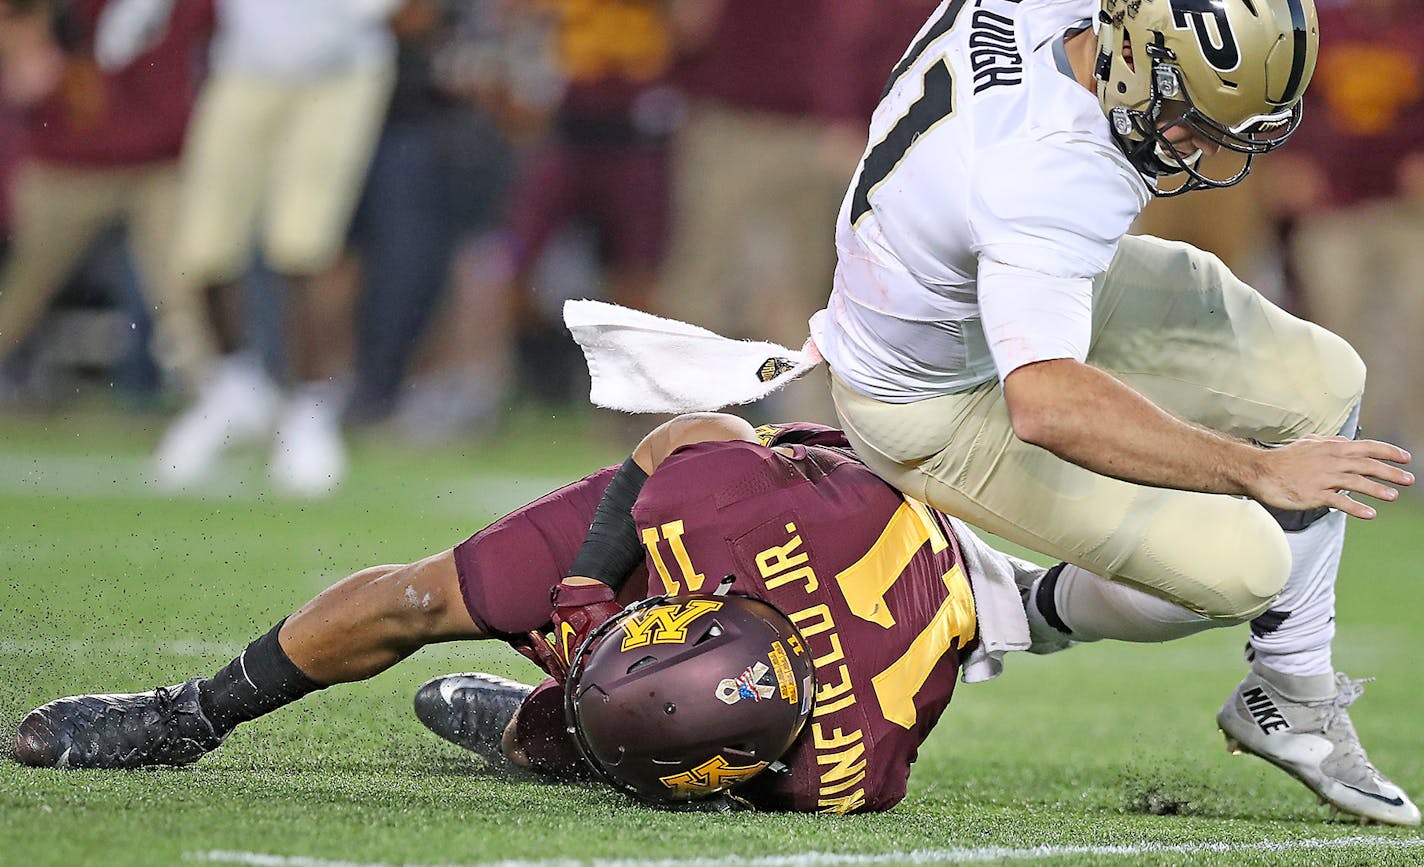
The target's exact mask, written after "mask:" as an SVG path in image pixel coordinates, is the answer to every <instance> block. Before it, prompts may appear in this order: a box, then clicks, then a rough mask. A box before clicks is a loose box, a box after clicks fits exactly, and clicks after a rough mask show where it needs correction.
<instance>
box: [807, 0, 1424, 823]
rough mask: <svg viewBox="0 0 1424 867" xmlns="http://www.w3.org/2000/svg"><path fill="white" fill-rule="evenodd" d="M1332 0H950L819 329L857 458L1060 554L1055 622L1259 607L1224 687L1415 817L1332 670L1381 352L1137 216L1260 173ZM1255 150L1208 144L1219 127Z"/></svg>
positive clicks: (880, 127)
mask: <svg viewBox="0 0 1424 867" xmlns="http://www.w3.org/2000/svg"><path fill="white" fill-rule="evenodd" d="M1318 39H1319V35H1318V30H1317V24H1316V16H1315V10H1314V7H1313V5H1312V0H1101V3H1099V2H1097V0H946V2H944V3H942V4H941V5H940V6H939V8H938V9H937V10H936V11H935V13H934V14H933V16H932V17H931V18H930V20H929V21H928V22H927V23H926V25H925V27H924V28H923V29H922V30H921V31H920V33H919V35H918V36H917V38H916V40H915V41H914V43H913V44H912V45H911V46H910V48H909V50H908V51H907V52H906V54H905V56H904V58H903V59H902V60H901V61H900V63H899V65H898V66H897V67H896V68H895V70H894V71H893V73H892V76H891V80H890V83H889V86H888V87H887V89H886V92H885V95H884V97H883V99H882V101H881V103H880V105H879V107H878V108H877V109H876V111H875V114H874V116H873V119H872V121H871V127H870V142H871V145H870V147H869V148H868V149H867V151H866V155H865V157H864V159H863V161H862V162H861V165H860V168H859V170H858V172H857V174H856V177H855V179H854V180H853V181H852V186H851V189H850V190H849V192H848V194H847V196H846V199H845V202H844V205H843V207H842V210H841V213H840V217H839V221H838V225H837V239H836V240H837V247H838V253H839V264H838V268H837V272H836V278H835V285H834V289H833V292H832V295H831V297H830V301H829V303H828V305H827V309H826V310H824V311H822V312H820V313H818V314H817V315H816V317H815V318H814V319H813V320H812V336H813V338H814V340H815V343H816V346H817V347H818V348H819V351H820V353H821V354H822V355H823V356H824V358H825V359H826V361H827V362H828V363H829V365H830V368H831V371H832V391H833V395H834V398H835V401H836V405H837V411H838V414H839V415H840V418H841V422H842V426H843V427H844V429H845V431H846V433H847V435H848V436H849V437H850V439H851V441H852V442H853V443H854V444H855V447H856V451H857V452H858V453H859V454H860V455H861V457H862V458H863V459H864V460H865V461H866V462H867V463H868V464H869V465H870V466H871V467H872V468H873V469H875V470H876V472H877V473H879V474H880V475H881V476H883V477H884V478H885V479H887V480H888V481H890V482H891V483H892V484H894V485H896V486H897V487H899V488H900V489H901V490H903V491H905V492H906V493H909V494H911V495H912V496H915V497H918V498H921V499H923V500H925V501H927V502H929V503H931V504H933V505H934V506H936V507H937V508H939V509H941V510H943V511H945V512H948V513H950V514H954V515H957V516H959V517H962V518H964V519H965V520H966V521H968V522H969V523H971V524H974V525H977V526H979V527H981V528H983V529H985V530H988V531H990V532H993V533H996V534H998V535H1001V536H1004V537H1006V538H1008V539H1012V540H1014V541H1016V542H1019V543H1021V544H1023V545H1025V546H1027V547H1029V548H1032V549H1034V550H1037V551H1040V552H1043V553H1044V554H1048V555H1050V556H1052V557H1055V558H1058V559H1059V560H1062V561H1063V562H1062V563H1061V564H1060V565H1059V566H1058V567H1055V568H1054V569H1052V570H1050V571H1049V572H1048V574H1047V575H1045V576H1044V577H1043V578H1041V579H1040V580H1039V582H1038V583H1037V584H1036V585H1035V588H1034V590H1033V592H1032V594H1031V595H1030V597H1029V599H1028V600H1027V603H1028V607H1029V609H1030V611H1029V613H1030V619H1031V621H1033V625H1034V627H1035V629H1036V630H1038V631H1039V632H1040V633H1042V634H1043V635H1045V636H1052V635H1055V634H1056V635H1058V636H1059V637H1060V638H1062V637H1065V636H1066V637H1070V638H1073V639H1077V640H1086V641H1092V640H1098V639H1104V638H1116V639H1124V640H1130V641H1163V640H1167V639H1171V638H1176V637H1179V636H1182V635H1186V634H1190V633H1192V632H1196V631H1199V630H1202V629H1205V628H1209V627H1214V626H1221V625H1230V624H1237V623H1242V622H1246V621H1249V622H1250V624H1251V637H1250V644H1249V646H1248V652H1247V655H1248V659H1249V660H1250V663H1251V664H1250V671H1249V672H1248V674H1247V675H1246V678H1245V680H1244V681H1242V683H1241V684H1240V685H1239V686H1238V687H1237V689H1236V691H1235V692H1233V693H1232V695H1231V696H1230V698H1228V700H1227V702H1226V704H1225V705H1224V706H1223V707H1222V709H1221V711H1220V713H1219V714H1218V716H1217V721H1218V723H1219V725H1220V726H1221V728H1222V731H1223V732H1224V733H1225V735H1226V737H1227V741H1228V745H1229V746H1231V747H1232V748H1233V749H1239V750H1244V751H1247V752H1251V753H1254V754H1256V755H1259V756H1261V757H1263V758H1265V759H1267V760H1269V761H1271V762H1273V763H1274V764H1276V765H1279V766H1280V767H1282V768H1283V769H1285V770H1286V771H1287V772H1289V773H1290V774H1292V775H1293V776H1295V777H1297V778H1298V779H1300V780H1301V781H1302V782H1304V783H1305V784H1306V785H1307V786H1309V787H1310V788H1311V789H1312V790H1314V791H1315V792H1316V793H1317V794H1319V795H1320V796H1321V798H1322V799H1324V800H1327V801H1329V802H1330V803H1332V804H1334V805H1335V806H1336V807H1338V808H1340V809H1342V810H1345V811H1347V812H1349V813H1353V814H1356V815H1358V816H1360V817H1363V818H1367V819H1373V820H1377V821H1382V822H1390V823H1395V824H1406V825H1417V824H1419V819H1420V814H1419V810H1418V809H1417V808H1416V807H1415V806H1414V804H1413V803H1412V802H1411V801H1410V800H1409V798H1408V796H1407V795H1406V794H1405V793H1404V791H1402V790H1401V789H1400V788H1399V787H1398V786H1395V785H1394V784H1392V783H1391V782H1390V781H1389V780H1387V779H1386V778H1385V777H1384V776H1383V775H1381V774H1380V773H1379V772H1378V771H1377V770H1376V769H1375V768H1374V767H1373V766H1372V765H1371V764H1370V762H1369V761H1368V759H1367V758H1366V756H1365V753H1364V750H1363V749H1362V748H1361V746H1360V743H1359V740H1358V738H1357V736H1356V734H1355V731H1354V729H1353V727H1352V725H1351V723H1350V719H1349V716H1348V714H1347V712H1346V710H1345V707H1346V706H1347V705H1348V704H1349V703H1350V702H1351V701H1353V700H1354V698H1355V697H1357V696H1358V695H1359V692H1360V687H1359V682H1357V681H1351V680H1349V679H1348V678H1346V677H1345V676H1344V675H1340V674H1337V673H1336V672H1335V669H1334V667H1333V664H1332V660H1331V654H1330V643H1331V640H1332V638H1333V635H1334V584H1335V576H1336V571H1337V568H1338V565H1339V558H1340V551H1341V547H1342V545H1343V538H1344V532H1345V523H1346V518H1347V516H1350V515H1353V516H1355V517H1358V518H1365V519H1368V518H1372V517H1374V515H1375V510H1374V509H1373V508H1372V507H1371V506H1369V505H1367V504H1366V503H1364V502H1360V501H1358V500H1356V499H1354V498H1353V497H1352V496H1351V494H1363V495H1366V496H1369V497H1373V498H1376V499H1380V500H1385V501H1392V500H1394V499H1396V498H1397V496H1398V491H1397V487H1396V486H1401V485H1409V484H1412V483H1413V476H1412V475H1411V474H1410V473H1408V472H1406V471H1405V470H1404V469H1402V468H1401V467H1399V466H1397V464H1402V463H1405V462H1407V461H1408V460H1409V455H1408V453H1406V452H1405V451H1404V450H1402V449H1399V448H1397V447H1395V446H1392V445H1389V444H1387V443H1381V442H1374V441H1369V440H1358V439H1355V438H1354V437H1355V433H1356V422H1357V416H1358V406H1359V401H1360V396H1361V394H1362V392H1363V388H1364V379H1365V370H1364V366H1363V364H1362V363H1361V361H1360V359H1359V356H1358V355H1357V354H1356V353H1355V352H1354V351H1353V350H1352V349H1351V348H1350V346H1349V345H1348V344H1346V343H1345V341H1343V340H1341V339H1340V338H1338V337H1336V336H1335V335H1333V334H1330V333H1329V332H1327V331H1325V330H1324V329H1322V328H1320V327H1318V326H1315V325H1313V324H1311V323H1308V322H1304V321H1301V320H1299V319H1296V318H1294V317H1292V316H1290V315H1288V314H1286V313H1284V312H1283V311H1281V310H1280V309H1278V308H1276V307H1274V306H1273V305H1271V304H1270V303H1269V302H1268V301H1266V300H1265V299H1264V298H1262V297H1261V296H1260V295H1259V294H1257V293H1256V292H1255V291H1254V290H1252V289H1251V288H1250V287H1248V286H1246V285H1245V284H1243V283H1242V282H1240V281H1239V280H1237V279H1236V278H1235V277H1234V276H1233V275H1232V274H1231V273H1230V272H1229V271H1228V270H1227V269H1226V268H1225V267H1224V266H1223V265H1222V263H1221V262H1220V261H1219V260H1218V259H1216V258H1215V257H1214V256H1211V255H1209V254H1206V253H1203V252H1201V251H1199V250H1196V249H1194V248H1192V247H1189V246H1187V245H1184V244H1177V243H1169V242H1165V241H1160V240H1157V239H1153V238H1145V237H1132V236H1125V232H1126V231H1127V229H1128V225H1129V224H1130V223H1131V222H1132V220H1133V219H1134V218H1135V217H1136V216H1137V214H1138V212H1139V211H1140V210H1141V208H1142V207H1143V206H1144V205H1145V204H1146V203H1147V202H1148V201H1149V200H1150V198H1151V196H1152V195H1154V194H1155V195H1171V194H1176V193H1179V192H1186V191H1188V190H1194V189H1200V188H1204V187H1216V186H1227V185H1230V184H1232V183H1235V182H1237V181H1239V180H1240V179H1241V178H1242V177H1243V176H1244V175H1245V173H1246V171H1247V170H1248V169H1249V167H1250V161H1251V158H1252V157H1253V156H1254V155H1256V154H1260V153H1264V152H1266V151H1269V150H1271V149H1273V148H1274V147H1276V146H1278V145H1280V144H1281V143H1283V142H1284V141H1285V140H1286V139H1287V138H1288V137H1289V136H1290V134H1291V132H1292V131H1293V130H1294V129H1295V127H1296V125H1297V124H1298V123H1299V122H1300V119H1301V96H1302V93H1303V91H1304V90H1305V87H1306V84H1307V83H1308V82H1309V80H1310V77H1311V73H1312V71H1313V69H1314V65H1315V57H1316V51H1317V47H1318ZM1223 149H1224V150H1229V151H1234V152H1236V153H1238V154H1240V155H1241V165H1240V168H1239V171H1237V172H1236V173H1234V174H1232V175H1230V176H1226V177H1213V176H1209V175H1207V174H1206V173H1205V172H1204V171H1203V170H1202V168H1201V167H1200V165H1199V161H1200V159H1201V157H1202V156H1203V155H1204V154H1212V153H1215V152H1216V151H1218V150H1223Z"/></svg>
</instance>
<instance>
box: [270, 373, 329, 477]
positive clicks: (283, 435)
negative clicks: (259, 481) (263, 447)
mask: <svg viewBox="0 0 1424 867" xmlns="http://www.w3.org/2000/svg"><path fill="white" fill-rule="evenodd" d="M330 391H331V390H330V389H327V388H323V387H321V386H307V387H304V388H302V389H300V390H299V391H298V392H297V393H296V394H295V395H293V396H292V398H291V399H290V400H288V402H287V404H286V406H284V407H283V408H282V414H281V417H280V419H279V420H278V422H277V437H276V440H275V441H274V442H273V444H272V462H271V465H270V467H269V469H268V471H269V474H270V475H271V478H272V486H273V487H274V488H275V489H276V490H277V491H278V492H279V493H281V494H285V495H287V496H290V497H303V498H312V499H315V498H319V497H326V496H329V495H331V494H332V493H333V492H334V491H335V490H336V488H337V487H338V486H339V485H340V484H341V480H342V479H344V478H345V477H346V465H347V459H346V444H345V442H344V441H343V440H342V437H341V411H340V406H339V403H338V401H337V400H335V399H334V397H333V396H332V395H331V394H330Z"/></svg>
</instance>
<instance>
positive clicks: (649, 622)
mask: <svg viewBox="0 0 1424 867" xmlns="http://www.w3.org/2000/svg"><path fill="white" fill-rule="evenodd" d="M721 607H722V603H721V601H719V600H717V599H694V600H692V601H691V602H688V603H685V604H683V605H659V606H658V607H657V608H653V609H651V610H648V611H644V612H643V613H641V614H639V615H637V616H635V617H633V618H631V619H630V620H629V621H628V623H627V624H626V625H625V626H624V627H623V646H622V647H621V648H620V649H622V650H632V649H633V648H635V647H647V646H648V645H649V644H681V643H683V642H684V641H686V640H687V627H688V626H690V625H692V622H693V621H694V620H696V619H697V618H699V617H701V616H702V615H704V614H710V613H711V612H713V611H716V610H717V609H719V608H721Z"/></svg>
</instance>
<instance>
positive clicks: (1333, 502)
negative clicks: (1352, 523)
mask: <svg viewBox="0 0 1424 867" xmlns="http://www.w3.org/2000/svg"><path fill="white" fill-rule="evenodd" d="M1324 499H1325V505H1327V506H1329V507H1330V508H1332V509H1339V510H1340V511H1342V512H1344V513H1345V514H1347V515H1350V516H1351V517H1354V518H1360V519H1362V520H1365V521H1368V520H1370V519H1371V518H1373V517H1374V516H1375V514H1376V513H1375V510H1374V509H1372V508H1370V507H1369V506H1366V505H1365V504H1364V503H1361V502H1358V501H1356V500H1352V499H1350V497H1349V496H1348V495H1347V494H1343V493H1341V492H1339V491H1333V492H1331V493H1330V494H1327V495H1326V496H1325V498H1324Z"/></svg>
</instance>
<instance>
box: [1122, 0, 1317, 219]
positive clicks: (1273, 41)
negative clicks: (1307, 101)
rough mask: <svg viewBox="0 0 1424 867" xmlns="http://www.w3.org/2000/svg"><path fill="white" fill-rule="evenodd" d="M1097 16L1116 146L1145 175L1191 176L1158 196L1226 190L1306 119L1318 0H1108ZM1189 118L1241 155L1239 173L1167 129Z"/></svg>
mask: <svg viewBox="0 0 1424 867" xmlns="http://www.w3.org/2000/svg"><path fill="white" fill-rule="evenodd" d="M1098 18H1099V28H1098V59H1097V64H1096V66H1095V69H1094V74H1095V75H1096V77H1097V79H1098V101H1099V102H1100V103H1102V106H1103V111H1104V112H1105V113H1106V114H1107V116H1108V121H1109V123H1110V125H1111V126H1112V131H1113V135H1114V136H1115V137H1116V138H1117V141H1118V144H1119V145H1120V146H1121V147H1122V149H1123V151H1124V152H1125V153H1126V154H1127V156H1128V159H1130V160H1131V161H1132V163H1133V165H1135V166H1136V167H1137V168H1138V169H1139V170H1140V171H1142V172H1144V173H1145V174H1148V175H1152V176H1154V177H1160V176H1165V175H1174V174H1179V173H1186V175H1187V177H1186V180H1185V181H1184V182H1183V183H1182V184H1181V185H1180V186H1178V187H1175V188H1172V189H1169V190H1165V191H1159V193H1158V195H1164V196H1166V195H1177V194H1179V193H1185V192H1187V191H1188V190H1196V189H1203V188H1207V187H1229V186H1231V185H1232V184H1235V183H1237V182H1238V181H1240V180H1241V179H1242V178H1244V177H1245V176H1246V173H1247V172H1248V171H1250V169H1251V158H1252V157H1253V156H1255V155H1256V154H1262V153H1266V152H1267V151H1270V150H1273V149H1275V148H1277V147H1279V146H1280V145H1281V144H1283V143H1284V142H1285V140H1286V139H1287V138H1289V137H1290V135H1291V133H1293V132H1295V129H1296V127H1297V126H1298V125H1299V124H1300V119H1301V95H1302V94H1303V93H1304V92H1305V87H1306V85H1307V84H1308V83H1309V82H1310V76H1311V74H1312V73H1314V71H1315V58H1316V55H1317V53H1318V51H1319V48H1320V26H1319V23H1318V21H1317V19H1316V14H1315V4H1314V2H1313V0H1102V7H1101V11H1100V12H1099V14H1098ZM1164 108H1165V109H1166V110H1165V111H1164ZM1178 114H1180V116H1179V117H1177V115H1178ZM1167 118H1174V120H1173V123H1172V124H1162V121H1163V120H1164V119H1167ZM1159 124H1162V125H1163V129H1158V126H1159ZM1183 124H1184V125H1186V126H1189V127H1190V128H1191V129H1192V130H1193V131H1194V132H1196V133H1197V134H1199V135H1200V136H1202V137H1203V138H1205V139H1207V140H1209V141H1212V142H1215V143H1216V144H1218V145H1220V146H1221V147H1222V148H1223V149H1226V150H1231V151H1235V152H1237V153H1240V154H1244V155H1245V161H1244V163H1243V164H1242V165H1241V167H1240V169H1239V171H1237V172H1236V174H1234V175H1232V176H1230V177H1226V178H1212V177H1208V176H1207V175H1205V174H1202V173H1201V172H1200V171H1198V168H1197V162H1198V157H1199V156H1200V154H1196V155H1192V156H1182V155H1181V154H1179V153H1178V152H1177V150H1176V148H1174V147H1172V145H1170V144H1169V143H1168V142H1167V139H1166V138H1165V137H1164V135H1163V132H1164V131H1165V129H1166V128H1168V127H1169V126H1173V125H1183Z"/></svg>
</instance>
